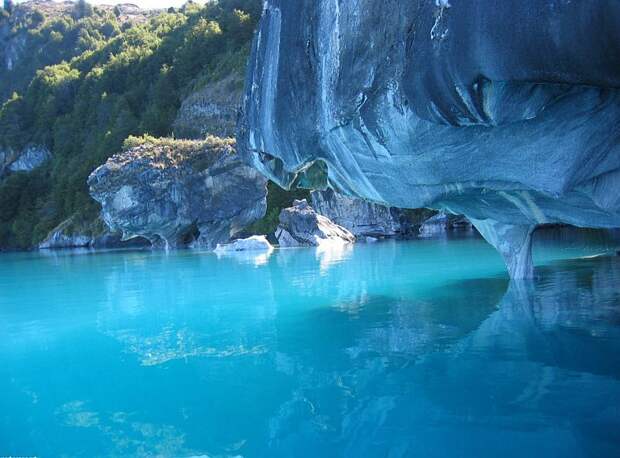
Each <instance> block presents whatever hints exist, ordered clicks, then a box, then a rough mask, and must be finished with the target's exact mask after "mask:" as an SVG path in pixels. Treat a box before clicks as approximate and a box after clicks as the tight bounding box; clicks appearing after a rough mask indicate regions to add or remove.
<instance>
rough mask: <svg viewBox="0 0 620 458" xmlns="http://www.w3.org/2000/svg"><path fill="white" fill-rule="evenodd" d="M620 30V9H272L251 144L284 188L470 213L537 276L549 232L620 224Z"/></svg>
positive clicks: (245, 146) (515, 270)
mask: <svg viewBox="0 0 620 458" xmlns="http://www.w3.org/2000/svg"><path fill="white" fill-rule="evenodd" d="M533 12H535V14H533ZM618 24H620V3H618V2H609V1H604V2H595V1H587V2H540V1H538V0H521V1H518V2H516V1H506V2H489V1H487V0H472V1H467V2H466V1H460V2H459V1H452V2H445V1H437V2H432V1H423V0H412V1H410V2H401V1H392V0H390V1H388V2H386V1H384V0H360V1H350V2H337V1H332V0H317V1H314V2H307V1H301V0H296V1H295V0H286V1H285V0H267V1H266V2H265V7H264V13H263V17H262V19H261V22H260V24H259V29H258V32H257V35H256V40H255V43H254V47H253V51H252V56H251V59H250V68H249V72H248V80H247V82H246V94H245V99H244V107H243V113H242V117H241V119H240V122H239V127H238V137H237V138H238V141H239V148H240V151H241V153H242V154H243V155H244V157H245V158H246V160H248V161H250V162H251V163H252V164H254V166H255V167H257V168H258V169H259V170H261V171H262V172H263V173H264V174H265V175H267V176H269V177H271V178H272V179H274V180H275V181H276V182H278V183H279V184H281V185H282V186H283V187H290V186H291V185H293V183H297V182H300V181H303V182H304V185H312V186H313V187H315V188H319V187H325V186H330V187H332V188H334V189H336V190H341V191H343V192H344V193H345V194H347V195H353V196H359V197H362V198H365V199H368V200H371V201H373V202H378V203H383V204H385V205H388V206H395V207H399V208H420V207H428V208H434V209H437V210H445V211H447V212H450V213H455V214H464V215H466V216H467V217H468V218H469V219H470V220H471V221H472V222H473V223H474V224H475V225H476V226H477V227H478V228H479V229H480V232H481V233H482V234H483V235H484V236H485V238H486V239H487V240H488V241H489V242H490V243H492V244H494V246H495V247H496V248H497V249H498V250H499V251H500V252H502V254H503V255H504V257H505V259H506V262H507V264H508V265H509V266H512V267H510V272H511V275H512V276H513V277H519V276H530V275H531V274H532V269H531V261H530V259H531V257H529V256H527V255H526V252H529V249H530V248H529V247H530V244H529V236H527V235H526V234H529V233H531V231H533V230H534V229H535V228H536V227H537V226H538V225H541V224H548V223H566V224H572V225H576V226H583V227H618V226H620V135H619V133H618V132H619V131H618V125H620V71H619V70H618V69H620V52H618V49H617V48H614V47H611V48H610V47H609V43H618V42H620V27H618ZM515 25H516V26H515ZM524 263H525V264H527V266H523V264H524Z"/></svg>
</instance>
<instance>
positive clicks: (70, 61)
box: [0, 0, 261, 249]
mask: <svg viewBox="0 0 620 458" xmlns="http://www.w3.org/2000/svg"><path fill="white" fill-rule="evenodd" d="M29 5H30V6H29V8H30V13H28V14H23V15H21V16H19V17H22V16H23V17H25V18H30V17H31V16H33V15H34V19H36V20H34V19H33V20H31V19H24V20H21V19H19V18H18V16H17V13H13V14H12V15H11V16H10V17H9V18H8V19H6V18H4V19H2V23H1V24H0V29H1V30H4V32H2V33H4V35H3V36H2V39H3V40H9V41H8V43H12V44H11V46H5V47H3V51H4V53H3V54H2V55H0V64H2V66H3V68H4V70H2V71H3V72H4V73H3V74H2V79H0V94H8V99H7V100H6V101H5V100H2V101H1V102H0V103H2V105H1V108H0V151H8V152H11V155H13V154H14V152H21V151H26V150H27V149H28V147H29V145H36V146H37V147H38V148H45V149H46V150H48V151H50V153H51V156H52V159H51V160H50V161H48V162H46V163H45V164H43V165H42V166H41V167H39V168H37V169H36V170H34V171H32V172H30V173H12V174H10V176H8V177H6V178H4V179H2V180H1V181H0V249H2V248H29V247H32V246H36V245H37V244H38V243H39V242H40V241H41V240H43V239H44V238H45V237H46V235H47V234H48V233H49V232H50V231H51V230H52V229H53V228H55V227H57V226H58V225H59V224H61V223H62V222H63V221H66V220H68V219H70V218H71V219H72V220H73V221H75V222H76V225H77V226H83V227H87V226H89V225H90V223H92V222H94V221H95V220H96V219H97V217H98V214H99V210H100V208H99V205H98V204H97V203H96V202H95V201H94V200H92V199H91V198H90V196H89V194H88V187H87V185H86V180H87V178H88V176H89V174H90V173H91V172H92V171H93V170H94V169H95V168H96V167H97V166H99V165H101V164H102V163H104V162H105V161H106V160H107V159H108V158H109V157H110V156H111V155H112V154H114V153H116V152H118V151H120V150H121V149H122V145H123V141H124V140H125V139H126V138H127V137H128V136H130V135H144V134H148V135H152V136H155V137H165V136H174V135H175V126H174V121H175V119H177V118H178V113H179V109H180V108H181V106H182V102H183V101H184V100H187V99H188V98H190V97H191V95H192V94H193V93H197V92H200V91H201V90H203V89H204V88H206V87H209V85H211V87H213V86H217V83H218V81H221V80H224V79H225V78H227V77H230V75H241V74H242V73H243V71H244V69H245V62H246V58H247V56H248V54H249V43H250V40H251V37H252V35H253V31H254V28H255V24H256V21H257V19H258V16H259V15H260V11H261V4H260V1H258V0H220V1H217V2H209V3H208V4H207V5H206V6H204V7H203V6H200V5H198V4H195V3H188V4H186V5H185V6H184V7H183V8H180V9H178V10H171V11H169V12H162V11H157V12H152V11H149V12H140V11H139V10H135V8H130V7H120V9H118V8H113V7H109V8H108V7H101V8H100V7H92V8H86V9H85V11H78V12H77V13H76V11H75V10H74V9H72V10H68V9H66V8H65V6H66V4H59V5H57V4H53V5H52V4H49V3H47V2H37V3H29ZM41 5H46V6H47V7H49V8H47V9H46V8H42V7H41ZM63 5H65V6H63ZM19 8H26V7H21V6H19V7H18V10H19ZM63 8H64V9H63ZM72 8H73V6H72ZM127 8H129V9H130V11H129V10H127ZM48 10H49V11H48ZM19 11H21V10H19ZM35 12H36V14H35ZM20 14H21V13H20ZM14 15H15V17H14ZM6 21H8V22H6ZM6 24H9V26H8V28H7V27H5V25H6ZM15 24H20V25H19V27H18V28H17V29H16V25H15ZM3 27H4V28H3ZM18 29H19V30H18ZM6 30H9V32H6ZM21 37H26V38H21ZM75 37H77V41H75V40H74V38H75ZM18 44H19V46H18ZM11 47H12V48H11ZM8 48H11V49H13V48H15V49H17V48H19V52H17V51H16V52H15V53H13V52H12V51H11V52H10V53H9V54H11V56H13V55H14V54H15V56H17V57H16V59H17V60H16V59H14V58H13V57H9V59H8V60H10V65H7V63H8V61H7V55H8V54H7V52H8V51H7V50H8ZM22 48H23V49H22ZM41 50H43V51H41ZM9 67H10V69H9ZM18 70H19V72H18ZM29 75H31V77H30V76H29ZM235 78H236V79H239V78H240V77H239V76H235ZM237 94H239V89H237ZM237 96H238V95H237ZM228 130H230V127H228ZM199 133H200V134H201V135H203V136H204V133H205V132H204V131H200V132H199ZM11 157H12V156H11Z"/></svg>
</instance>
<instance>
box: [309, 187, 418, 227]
mask: <svg viewBox="0 0 620 458" xmlns="http://www.w3.org/2000/svg"><path fill="white" fill-rule="evenodd" d="M310 198H311V201H312V208H314V209H315V210H316V212H317V213H319V214H320V215H323V216H325V217H327V218H329V219H330V220H332V221H333V222H334V223H336V224H338V225H339V226H342V227H344V228H345V229H347V230H348V231H350V232H351V233H352V234H353V235H355V236H356V237H360V236H361V237H394V236H399V235H406V234H407V233H408V232H410V231H411V226H412V225H411V224H410V223H409V222H408V221H407V218H406V217H405V215H404V212H403V211H402V210H399V209H397V208H391V207H387V206H385V205H379V204H375V203H372V202H367V201H365V200H363V199H359V198H354V197H349V196H345V195H342V194H339V193H337V192H334V191H333V190H331V189H326V190H324V191H313V192H312V193H311V194H310Z"/></svg>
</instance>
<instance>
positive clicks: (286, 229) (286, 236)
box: [276, 199, 355, 247]
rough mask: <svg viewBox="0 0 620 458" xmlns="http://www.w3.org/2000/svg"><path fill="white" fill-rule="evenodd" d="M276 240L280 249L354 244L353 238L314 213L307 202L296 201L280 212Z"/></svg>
mask: <svg viewBox="0 0 620 458" xmlns="http://www.w3.org/2000/svg"><path fill="white" fill-rule="evenodd" d="M276 238H277V239H278V243H279V244H280V246H281V247H298V246H321V245H324V246H325V247H329V246H333V245H342V244H346V243H354V242H355V236H354V235H353V234H351V233H350V232H349V231H348V230H346V229H345V228H344V227H342V226H338V225H337V224H335V223H333V222H332V221H330V220H329V218H326V217H325V216H323V215H319V214H318V213H317V212H315V211H314V209H313V208H312V207H310V205H309V204H308V202H307V201H306V200H305V199H304V200H296V201H295V202H294V203H293V206H292V207H289V208H285V209H283V210H282V211H281V212H280V224H279V226H278V229H277V230H276Z"/></svg>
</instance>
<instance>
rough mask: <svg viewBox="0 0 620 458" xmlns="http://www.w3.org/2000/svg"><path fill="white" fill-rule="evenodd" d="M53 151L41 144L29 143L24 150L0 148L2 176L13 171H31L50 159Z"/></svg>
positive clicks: (0, 174)
mask: <svg viewBox="0 0 620 458" xmlns="http://www.w3.org/2000/svg"><path fill="white" fill-rule="evenodd" d="M51 157H52V153H51V152H50V151H49V150H48V149H47V148H46V147H44V146H41V145H28V146H27V147H25V148H24V149H23V150H22V151H17V152H16V151H14V150H13V149H11V148H4V149H0V176H2V175H5V174H8V173H11V172H31V171H33V170H34V169H36V168H39V167H41V166H42V165H43V164H44V163H45V162H47V161H48V160H50V159H51Z"/></svg>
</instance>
